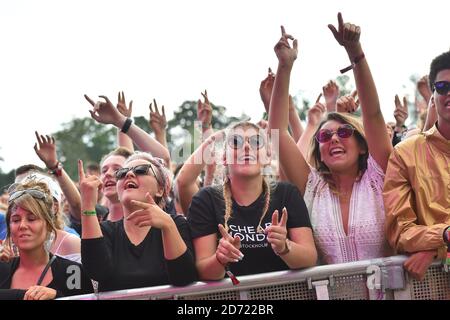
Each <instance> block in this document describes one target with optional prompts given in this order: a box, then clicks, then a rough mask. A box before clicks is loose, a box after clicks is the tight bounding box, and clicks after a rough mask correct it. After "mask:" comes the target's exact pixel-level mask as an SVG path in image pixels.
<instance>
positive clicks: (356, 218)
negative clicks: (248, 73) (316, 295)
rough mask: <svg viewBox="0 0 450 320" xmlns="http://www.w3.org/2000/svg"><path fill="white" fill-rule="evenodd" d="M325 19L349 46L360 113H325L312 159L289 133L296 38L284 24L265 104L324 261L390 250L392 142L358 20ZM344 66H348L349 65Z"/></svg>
mask: <svg viewBox="0 0 450 320" xmlns="http://www.w3.org/2000/svg"><path fill="white" fill-rule="evenodd" d="M338 20H339V29H338V30H336V29H335V27H334V26H332V25H329V28H330V29H331V31H332V32H333V35H334V37H335V38H336V40H337V41H338V43H339V44H340V45H342V46H344V48H345V49H346V51H347V53H348V56H349V58H350V60H351V61H352V65H351V67H352V68H353V72H354V75H355V81H356V87H357V90H358V95H359V100H360V103H361V109H362V120H363V124H364V129H363V126H362V124H361V123H360V122H359V120H358V119H356V118H354V117H352V116H350V115H347V114H341V113H330V114H328V116H327V118H326V120H325V121H324V122H322V123H321V124H320V126H319V129H318V131H317V132H316V134H315V139H314V141H313V142H312V149H311V161H310V163H311V165H312V166H313V167H311V166H310V165H309V164H308V163H307V162H306V161H305V158H304V157H303V156H302V154H301V152H300V151H299V150H298V148H296V145H295V142H294V141H293V140H292V139H291V137H290V136H289V134H288V131H287V127H288V125H287V124H288V120H287V115H288V97H289V80H290V73H291V70H292V66H293V64H294V61H295V59H296V58H297V40H294V42H293V47H291V45H290V44H289V42H288V40H289V39H291V40H293V37H292V36H291V35H288V34H286V33H285V31H284V28H283V27H282V37H281V39H280V40H279V42H278V43H277V45H276V46H275V53H276V55H277V57H278V61H279V64H278V71H277V76H276V79H275V84H274V89H273V94H272V101H271V106H270V116H269V125H270V128H271V129H280V132H279V137H280V148H279V150H280V161H281V164H282V165H283V168H284V170H285V172H286V174H287V176H288V178H289V179H290V181H292V182H293V183H294V184H295V185H296V186H297V187H298V188H299V190H300V192H301V194H302V195H303V196H304V199H305V202H306V205H307V207H308V210H309V214H310V218H311V224H312V227H313V230H314V238H315V242H316V245H317V248H318V251H319V257H320V258H321V260H322V261H321V262H323V263H327V264H330V263H343V262H350V261H356V260H363V259H371V258H376V257H382V256H384V255H385V254H387V246H386V241H385V238H384V220H385V212H384V205H383V198H382V189H383V178H384V172H385V171H386V166H387V161H388V158H389V154H390V152H391V150H392V145H391V142H390V140H389V136H388V133H387V130H386V125H385V122H384V119H383V115H382V113H381V110H380V105H379V101H378V95H377V91H376V88H375V84H374V82H373V79H372V75H371V72H370V70H369V66H368V64H367V60H366V59H365V57H364V54H363V51H362V48H361V44H360V42H359V37H360V28H359V27H358V26H355V25H352V24H349V23H346V24H344V23H343V20H342V16H341V14H340V13H339V14H338ZM347 69H348V68H347Z"/></svg>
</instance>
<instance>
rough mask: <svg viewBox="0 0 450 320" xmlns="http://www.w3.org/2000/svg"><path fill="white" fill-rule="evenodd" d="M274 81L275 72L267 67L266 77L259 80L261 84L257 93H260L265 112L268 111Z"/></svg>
mask: <svg viewBox="0 0 450 320" xmlns="http://www.w3.org/2000/svg"><path fill="white" fill-rule="evenodd" d="M274 81H275V74H274V73H273V72H272V69H270V68H269V73H268V75H267V77H266V78H265V79H264V80H263V81H261V84H260V85H259V94H260V95H261V100H262V102H263V104H264V108H265V109H266V112H267V113H269V105H270V98H271V96H272V89H273V83H274Z"/></svg>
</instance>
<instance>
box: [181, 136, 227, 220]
mask: <svg viewBox="0 0 450 320" xmlns="http://www.w3.org/2000/svg"><path fill="white" fill-rule="evenodd" d="M222 137H223V131H218V132H216V133H215V134H214V135H212V136H210V137H209V138H208V139H206V140H205V141H204V142H203V143H202V144H201V145H200V146H199V147H198V148H197V149H196V150H195V151H194V153H193V154H192V155H191V156H190V157H189V158H188V159H187V160H186V161H185V163H184V164H183V166H182V167H181V169H180V172H179V173H178V176H177V179H176V180H177V187H178V194H179V198H180V203H181V208H182V209H183V212H184V213H187V212H188V209H189V205H190V204H191V202H192V198H193V196H194V195H195V194H196V193H197V192H198V190H199V187H198V185H197V178H198V177H199V176H200V174H201V173H202V171H203V169H204V168H205V166H206V165H212V164H213V163H215V159H214V158H213V157H212V150H213V149H214V141H216V140H219V139H223V138H222Z"/></svg>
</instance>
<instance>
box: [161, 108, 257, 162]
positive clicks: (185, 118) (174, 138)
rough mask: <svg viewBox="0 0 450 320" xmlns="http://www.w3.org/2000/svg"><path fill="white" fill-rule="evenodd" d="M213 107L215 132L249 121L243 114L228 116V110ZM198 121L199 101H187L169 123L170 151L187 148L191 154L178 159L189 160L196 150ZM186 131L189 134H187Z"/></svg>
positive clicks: (168, 139) (168, 140) (168, 141)
mask: <svg viewBox="0 0 450 320" xmlns="http://www.w3.org/2000/svg"><path fill="white" fill-rule="evenodd" d="M211 107H212V110H213V111H212V118H213V119H212V125H213V128H214V130H220V129H223V128H226V127H227V126H228V125H229V124H231V123H233V122H237V121H242V120H245V119H248V116H246V115H245V114H242V115H241V116H240V117H229V116H226V108H225V107H223V106H217V105H215V104H213V103H211ZM196 120H197V101H191V100H186V101H184V102H183V103H182V104H181V106H180V107H179V108H178V109H177V111H175V112H174V117H173V119H171V120H170V121H168V129H167V143H168V146H169V150H171V151H172V150H179V149H180V148H181V147H182V146H185V147H186V149H187V150H189V154H183V153H182V152H180V154H178V158H181V159H184V160H185V159H187V157H188V156H189V155H190V154H191V153H192V152H193V151H194V150H195V146H196V145H195V141H193V140H194V139H192V138H193V137H194V130H196V129H195V128H194V124H195V122H196ZM186 131H187V132H188V133H189V134H187V133H186Z"/></svg>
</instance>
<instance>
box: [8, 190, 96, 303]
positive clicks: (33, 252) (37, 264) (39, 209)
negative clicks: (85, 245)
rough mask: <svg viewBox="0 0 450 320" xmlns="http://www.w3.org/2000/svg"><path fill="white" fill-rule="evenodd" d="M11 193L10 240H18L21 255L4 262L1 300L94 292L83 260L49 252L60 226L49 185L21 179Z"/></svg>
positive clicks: (11, 241) (38, 298) (13, 242)
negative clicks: (55, 218) (83, 267)
mask: <svg viewBox="0 0 450 320" xmlns="http://www.w3.org/2000/svg"><path fill="white" fill-rule="evenodd" d="M9 193H10V197H9V206H8V211H7V214H6V223H7V239H6V244H8V245H9V247H12V244H14V247H16V248H17V249H18V252H19V256H18V257H14V258H12V259H11V260H10V261H9V262H8V263H2V262H0V289H1V290H0V300H3V299H25V300H48V299H54V298H56V297H61V296H68V295H79V294H85V293H90V292H92V284H91V281H90V280H89V279H88V278H87V277H86V275H85V273H84V272H83V269H82V267H81V265H80V264H78V263H76V262H73V261H70V260H67V259H64V258H61V257H59V256H56V255H52V254H51V253H50V252H49V248H50V247H51V245H52V243H51V242H52V241H51V240H50V239H51V234H55V233H56V232H57V230H56V228H55V225H54V219H53V215H54V212H53V199H52V196H51V194H50V191H49V189H48V187H47V185H46V184H45V183H43V182H35V181H30V182H27V183H24V184H21V183H18V184H14V185H13V186H12V187H10V190H9Z"/></svg>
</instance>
